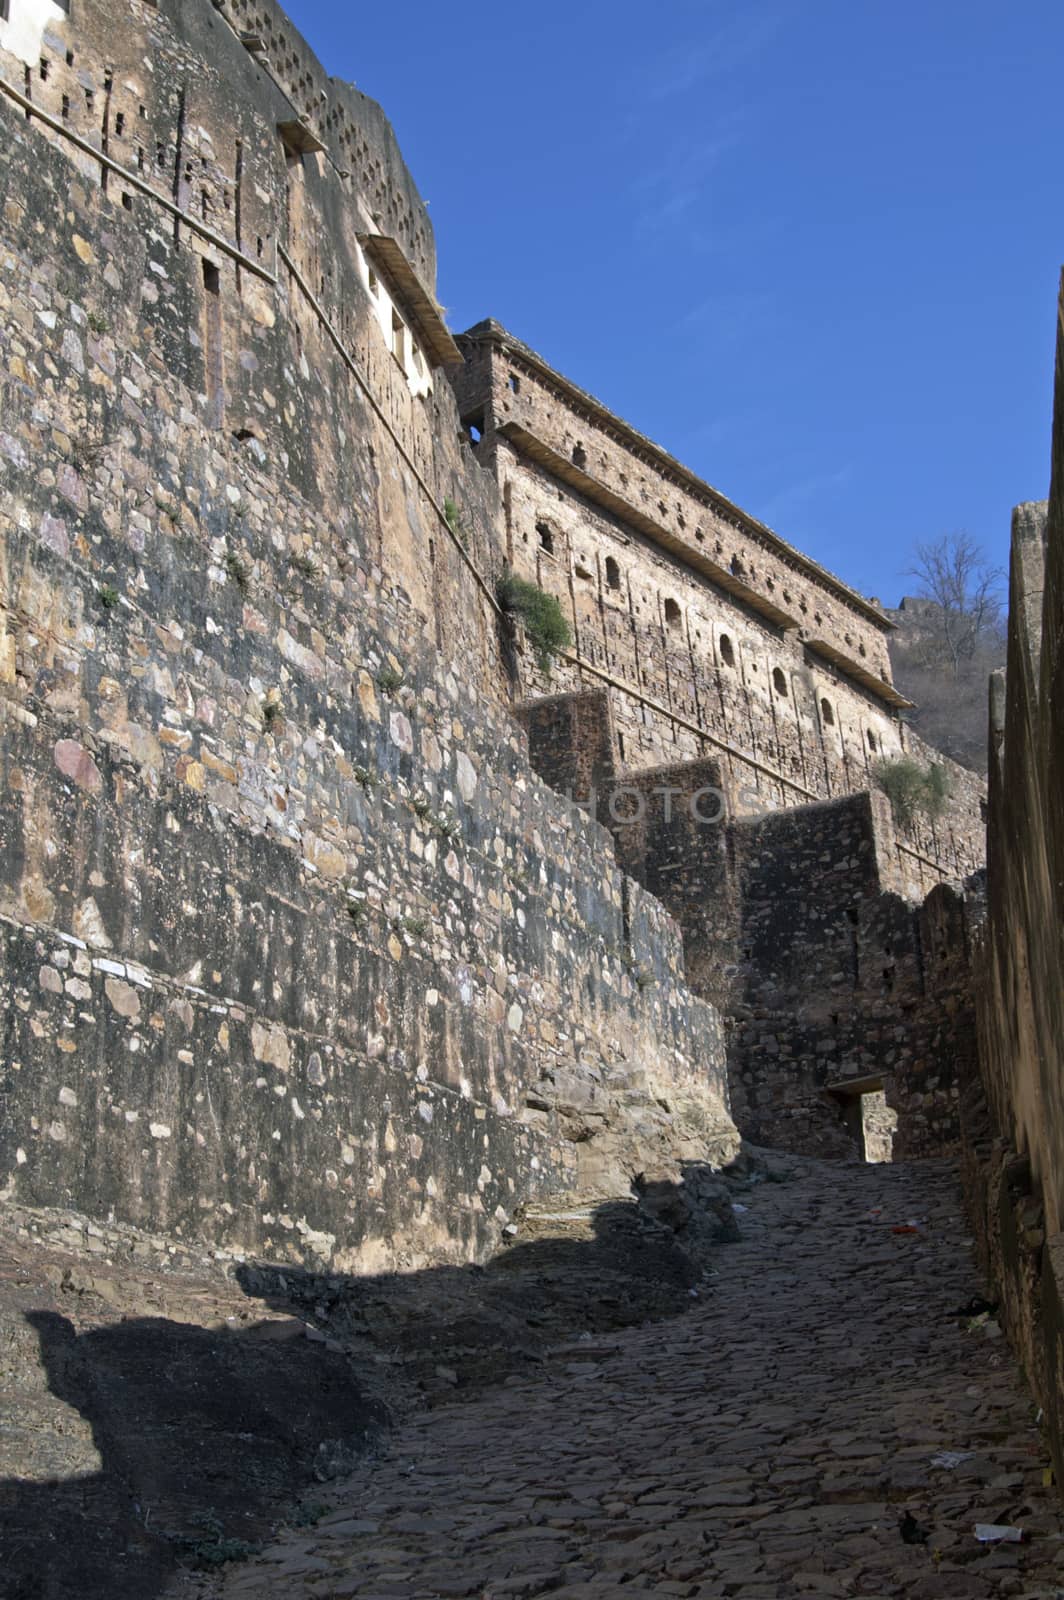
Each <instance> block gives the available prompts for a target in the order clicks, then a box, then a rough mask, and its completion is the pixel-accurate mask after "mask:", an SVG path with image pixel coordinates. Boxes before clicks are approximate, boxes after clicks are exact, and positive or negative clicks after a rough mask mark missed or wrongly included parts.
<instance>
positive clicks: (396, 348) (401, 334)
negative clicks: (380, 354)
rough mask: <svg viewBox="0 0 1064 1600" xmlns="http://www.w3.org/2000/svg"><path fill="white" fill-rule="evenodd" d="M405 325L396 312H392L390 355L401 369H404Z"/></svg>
mask: <svg viewBox="0 0 1064 1600" xmlns="http://www.w3.org/2000/svg"><path fill="white" fill-rule="evenodd" d="M406 337H407V335H406V323H405V322H404V321H403V319H402V317H401V316H400V315H399V313H398V311H393V312H392V355H393V356H394V357H395V359H396V361H398V363H399V365H400V366H401V367H404V368H405V367H406Z"/></svg>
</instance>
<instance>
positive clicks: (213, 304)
mask: <svg viewBox="0 0 1064 1600" xmlns="http://www.w3.org/2000/svg"><path fill="white" fill-rule="evenodd" d="M203 288H204V295H203V298H204V302H205V305H204V318H205V323H206V338H205V339H204V342H203V357H204V367H205V373H206V379H207V423H208V426H209V427H212V428H220V427H221V425H222V421H223V419H224V414H225V384H224V378H225V372H224V365H223V361H224V358H223V342H222V274H221V271H220V270H219V268H218V267H216V266H215V264H214V262H213V261H207V260H204V263H203Z"/></svg>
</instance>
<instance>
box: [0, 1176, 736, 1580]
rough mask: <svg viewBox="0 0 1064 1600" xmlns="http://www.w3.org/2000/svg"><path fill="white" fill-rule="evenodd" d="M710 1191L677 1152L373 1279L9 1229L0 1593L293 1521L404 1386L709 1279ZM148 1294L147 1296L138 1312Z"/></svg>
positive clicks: (440, 1400)
mask: <svg viewBox="0 0 1064 1600" xmlns="http://www.w3.org/2000/svg"><path fill="white" fill-rule="evenodd" d="M754 1176H755V1177H756V1176H757V1174H754ZM749 1178H750V1173H749V1171H748V1170H745V1168H744V1167H743V1166H742V1165H741V1166H740V1169H739V1170H738V1171H737V1172H735V1173H734V1174H733V1175H732V1181H733V1182H743V1181H749ZM731 1192H732V1191H731V1190H730V1189H729V1188H728V1187H727V1186H726V1185H725V1184H724V1183H722V1181H721V1178H720V1175H719V1174H714V1173H712V1172H711V1170H710V1169H709V1168H708V1167H703V1166H700V1165H698V1164H691V1165H690V1166H689V1167H688V1168H687V1169H686V1170H685V1172H684V1176H683V1179H682V1181H681V1182H680V1183H678V1184H677V1183H644V1182H642V1181H639V1182H637V1185H636V1193H635V1195H634V1197H633V1199H632V1200H630V1201H623V1200H621V1201H608V1202H603V1203H600V1204H598V1205H596V1206H594V1207H588V1208H584V1209H581V1208H576V1209H573V1210H569V1211H566V1210H557V1209H556V1210H553V1211H550V1210H547V1209H544V1210H538V1211H533V1210H528V1211H527V1212H525V1213H524V1214H522V1215H521V1218H520V1223H519V1234H518V1237H517V1238H516V1239H515V1240H514V1242H512V1243H511V1244H509V1245H508V1246H506V1247H503V1248H501V1249H500V1251H499V1253H498V1254H497V1255H496V1256H495V1257H494V1258H493V1259H492V1260H490V1261H489V1262H488V1263H487V1264H486V1265H485V1266H482V1267H481V1266H464V1267H440V1268H433V1269H430V1270H426V1271H422V1272H416V1273H410V1274H402V1275H400V1274H395V1275H388V1276H381V1277H366V1278H355V1277H341V1276H336V1275H317V1274H312V1273H308V1272H305V1271H301V1270H299V1269H293V1268H289V1267H276V1266H270V1265H264V1264H258V1265H245V1266H242V1267H240V1268H239V1269H238V1270H237V1272H236V1275H235V1278H236V1281H235V1282H234V1281H232V1280H229V1281H222V1280H221V1279H220V1278H219V1279H217V1280H215V1281H214V1282H213V1283H205V1282H204V1281H203V1280H200V1281H198V1282H193V1281H192V1280H188V1281H187V1283H185V1282H182V1281H181V1280H180V1278H179V1277H178V1275H176V1274H174V1275H172V1276H171V1277H170V1278H168V1279H167V1280H166V1281H165V1287H164V1288H160V1281H159V1278H158V1274H157V1273H156V1274H155V1275H154V1276H153V1275H152V1273H151V1272H150V1270H149V1269H145V1268H139V1269H138V1268H136V1267H132V1266H129V1265H128V1264H121V1265H114V1264H108V1263H103V1264H101V1263H100V1262H98V1261H93V1262H92V1263H91V1269H92V1270H91V1272H90V1273H89V1274H88V1277H87V1279H86V1278H85V1275H84V1274H82V1277H81V1279H79V1274H78V1270H77V1266H76V1265H75V1266H73V1267H72V1266H70V1265H69V1264H68V1265H67V1266H65V1267H63V1266H62V1261H63V1260H64V1259H65V1260H66V1261H67V1262H68V1263H69V1262H70V1260H71V1259H72V1258H70V1257H65V1258H63V1257H60V1256H59V1254H58V1252H54V1251H52V1252H49V1251H48V1250H47V1249H46V1248H45V1247H43V1246H40V1245H36V1246H34V1245H28V1244H27V1242H26V1241H25V1240H24V1239H19V1240H18V1241H17V1242H16V1241H11V1242H9V1246H8V1247H7V1248H4V1249H3V1250H2V1251H0V1349H2V1350H3V1352H4V1356H3V1370H2V1371H0V1440H3V1442H4V1460H3V1470H4V1471H5V1473H7V1474H9V1475H8V1476H5V1477H4V1478H3V1479H0V1527H2V1529H3V1535H2V1546H0V1561H2V1565H0V1595H3V1596H4V1597H5V1600H69V1597H70V1596H72V1595H75V1594H76V1595H77V1596H78V1597H79V1600H151V1597H153V1596H158V1595H159V1594H160V1593H161V1592H162V1589H163V1588H164V1587H165V1586H166V1584H167V1582H168V1580H169V1578H170V1577H171V1575H172V1574H173V1573H174V1572H175V1571H176V1570H177V1569H178V1568H179V1567H181V1566H188V1567H193V1568H194V1567H200V1568H203V1567H209V1566H211V1565H216V1564H221V1563H222V1562H223V1561H224V1560H225V1559H227V1558H234V1559H239V1558H240V1556H241V1555H243V1554H246V1553H247V1552H248V1549H249V1547H253V1546H255V1545H256V1544H258V1543H259V1542H260V1541H261V1540H263V1539H264V1538H266V1537H267V1535H269V1534H270V1533H271V1532H272V1531H273V1530H275V1529H276V1528H277V1527H278V1525H279V1524H281V1523H286V1522H287V1523H289V1524H292V1523H295V1524H296V1525H299V1524H300V1523H309V1522H312V1521H313V1519H314V1515H315V1509H314V1503H313V1494H314V1488H315V1485H316V1484H320V1483H322V1482H325V1481H328V1480H329V1479H331V1478H334V1477H338V1476H343V1475H344V1474H345V1473H347V1472H349V1471H351V1470H352V1469H353V1468H354V1466H355V1465H356V1463H357V1462H358V1460H359V1459H360V1458H361V1457H363V1456H364V1455H365V1453H366V1452H367V1451H371V1450H372V1449H373V1448H374V1443H375V1441H376V1440H377V1439H379V1437H380V1436H381V1434H382V1432H383V1431H384V1430H385V1429H386V1428H387V1427H388V1426H389V1424H390V1422H391V1421H393V1420H394V1419H395V1418H397V1417H398V1416H400V1415H402V1414H404V1413H405V1411H407V1410H409V1409H410V1408H411V1407H414V1406H417V1405H419V1404H426V1403H427V1404H429V1405H439V1404H449V1403H455V1402H460V1401H461V1399H462V1396H463V1391H467V1392H468V1391H470V1390H480V1389H481V1388H483V1387H484V1386H486V1385H488V1384H491V1383H498V1382H502V1381H505V1379H506V1377H507V1376H509V1375H510V1374H511V1373H513V1372H516V1371H520V1370H522V1369H523V1368H527V1366H528V1365H529V1364H532V1363H544V1362H549V1361H552V1360H559V1361H572V1360H573V1359H574V1357H578V1356H579V1354H580V1353H581V1351H582V1350H585V1351H586V1350H587V1349H588V1347H589V1341H594V1340H599V1341H601V1338H602V1336H605V1335H608V1334H609V1333H611V1332H613V1331H616V1330H618V1329H621V1328H624V1327H629V1326H632V1325H635V1324H640V1323H646V1322H651V1321H655V1320H658V1319H663V1318H667V1317H672V1316H676V1315H678V1314H680V1313H681V1312H682V1311H684V1310H686V1309H688V1308H689V1307H690V1306H691V1305H692V1304H693V1303H694V1302H695V1300H696V1299H697V1298H699V1297H700V1296H701V1295H702V1294H705V1293H707V1292H712V1291H711V1283H710V1279H711V1269H710V1268H709V1266H708V1263H709V1260H710V1258H711V1255H712V1252H713V1250H714V1248H715V1246H717V1245H719V1244H720V1243H722V1242H725V1241H727V1240H729V1239H732V1238H734V1237H735V1236H736V1230H735V1223H734V1216H733V1213H732V1207H731ZM60 1269H61V1270H60ZM138 1271H139V1273H140V1279H138ZM141 1280H143V1281H141ZM160 1303H164V1304H165V1306H166V1312H167V1314H166V1315H164V1316H159V1315H151V1316H145V1315H142V1314H137V1312H138V1311H140V1312H143V1310H144V1309H145V1308H146V1307H147V1306H152V1305H158V1304H160Z"/></svg>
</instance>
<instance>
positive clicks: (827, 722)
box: [820, 700, 835, 728]
mask: <svg viewBox="0 0 1064 1600" xmlns="http://www.w3.org/2000/svg"><path fill="white" fill-rule="evenodd" d="M820 715H821V718H822V720H823V723H824V726H825V728H833V727H834V726H835V711H834V707H833V706H832V704H831V701H830V700H821V702H820Z"/></svg>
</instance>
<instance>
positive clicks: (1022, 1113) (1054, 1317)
mask: <svg viewBox="0 0 1064 1600" xmlns="http://www.w3.org/2000/svg"><path fill="white" fill-rule="evenodd" d="M1052 460H1053V476H1052V484H1051V489H1050V499H1049V503H1048V505H1045V504H1028V505H1022V506H1019V507H1017V509H1016V511H1015V512H1014V514H1013V524H1012V561H1011V571H1010V592H1009V641H1008V665H1007V671H1006V673H1005V674H1004V675H995V678H994V680H993V681H992V683H991V695H990V752H989V754H990V798H989V828H988V845H989V858H988V906H989V910H988V917H987V925H986V930H985V937H984V939H983V940H982V943H981V948H980V950H979V952H978V957H977V969H976V995H977V1000H978V1024H979V1045H980V1056H979V1064H980V1071H979V1072H978V1073H976V1072H975V1071H974V1070H973V1071H971V1072H970V1073H968V1074H967V1075H966V1081H965V1086H964V1096H963V1101H962V1118H963V1127H964V1139H965V1177H966V1186H967V1190H968V1197H969V1204H970V1206H971V1210H972V1215H973V1219H974V1221H975V1226H976V1232H977V1236H978V1239H979V1244H980V1250H981V1254H982V1257H983V1261H984V1264H985V1266H986V1269H987V1272H988V1274H989V1276H990V1278H991V1281H992V1282H993V1283H994V1285H995V1292H996V1293H997V1294H1000V1296H1001V1297H1002V1301H1003V1305H1004V1320H1005V1323H1006V1326H1007V1328H1008V1330H1009V1333H1010V1335H1011V1337H1012V1338H1013V1340H1014V1342H1015V1344H1016V1346H1017V1348H1018V1350H1019V1352H1020V1354H1021V1357H1022V1359H1023V1363H1024V1367H1025V1369H1026V1370H1027V1371H1028V1372H1029V1373H1030V1375H1031V1381H1032V1383H1033V1385H1034V1388H1035V1392H1036V1393H1037V1395H1038V1397H1039V1400H1040V1402H1041V1403H1042V1405H1043V1406H1044V1408H1045V1413H1046V1419H1047V1425H1048V1428H1049V1432H1050V1435H1051V1437H1052V1440H1053V1448H1054V1456H1055V1461H1056V1471H1057V1480H1058V1482H1059V1483H1062V1484H1064V986H1062V984H1061V972H1062V970H1064V807H1062V804H1061V794H1062V792H1064V789H1062V783H1064V693H1062V691H1061V684H1062V681H1064V676H1062V674H1064V667H1062V662H1064V644H1062V639H1064V290H1062V295H1061V300H1060V309H1059V312H1058V339H1057V370H1056V404H1055V414H1054V421H1053V447H1052Z"/></svg>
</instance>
